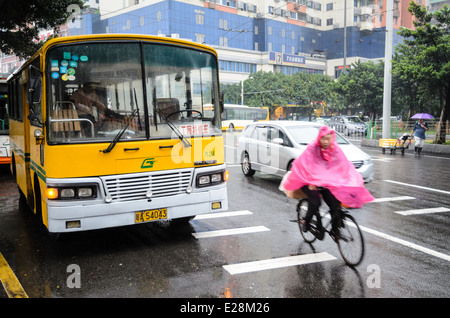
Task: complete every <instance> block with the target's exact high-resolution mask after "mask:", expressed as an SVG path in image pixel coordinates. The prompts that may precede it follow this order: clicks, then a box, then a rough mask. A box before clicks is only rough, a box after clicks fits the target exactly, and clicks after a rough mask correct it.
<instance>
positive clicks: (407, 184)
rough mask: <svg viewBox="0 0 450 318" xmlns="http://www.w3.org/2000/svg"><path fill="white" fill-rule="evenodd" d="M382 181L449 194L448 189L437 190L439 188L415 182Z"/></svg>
mask: <svg viewBox="0 0 450 318" xmlns="http://www.w3.org/2000/svg"><path fill="white" fill-rule="evenodd" d="M384 181H386V182H390V183H396V184H400V185H404V186H408V187H413V188H418V189H423V190H428V191H434V192H439V193H444V194H450V191H444V190H439V189H434V188H428V187H422V186H419V185H415V184H409V183H404V182H399V181H394V180H384Z"/></svg>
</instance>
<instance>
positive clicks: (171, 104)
mask: <svg viewBox="0 0 450 318" xmlns="http://www.w3.org/2000/svg"><path fill="white" fill-rule="evenodd" d="M156 109H159V111H160V112H161V113H162V114H163V116H164V117H166V118H167V116H169V115H170V114H172V113H176V112H179V111H180V103H179V102H178V99H177V98H158V99H157V100H156ZM180 116H181V114H180V113H178V114H176V115H173V116H171V118H169V120H171V121H173V120H179V119H180ZM160 120H161V118H160Z"/></svg>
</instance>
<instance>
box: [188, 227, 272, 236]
mask: <svg viewBox="0 0 450 318" xmlns="http://www.w3.org/2000/svg"><path fill="white" fill-rule="evenodd" d="M265 231H270V230H269V229H268V228H267V227H265V226H250V227H241V228H234V229H228V230H216V231H206V232H199V233H192V235H193V236H194V237H195V238H197V239H200V238H208V237H216V236H226V235H236V234H248V233H257V232H265Z"/></svg>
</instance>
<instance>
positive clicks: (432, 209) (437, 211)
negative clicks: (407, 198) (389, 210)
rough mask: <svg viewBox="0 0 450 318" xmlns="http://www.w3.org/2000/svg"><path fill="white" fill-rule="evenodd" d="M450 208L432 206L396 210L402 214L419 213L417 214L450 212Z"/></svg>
mask: <svg viewBox="0 0 450 318" xmlns="http://www.w3.org/2000/svg"><path fill="white" fill-rule="evenodd" d="M449 211H450V209H448V208H445V207H438V208H430V209H415V210H406V211H395V213H397V214H401V215H417V214H427V213H441V212H449Z"/></svg>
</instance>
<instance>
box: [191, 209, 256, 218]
mask: <svg viewBox="0 0 450 318" xmlns="http://www.w3.org/2000/svg"><path fill="white" fill-rule="evenodd" d="M249 214H253V213H252V212H250V211H249V210H241V211H232V212H217V213H208V214H200V215H197V216H196V217H195V218H194V220H204V219H213V218H223V217H229V216H239V215H249Z"/></svg>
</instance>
